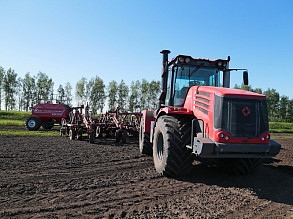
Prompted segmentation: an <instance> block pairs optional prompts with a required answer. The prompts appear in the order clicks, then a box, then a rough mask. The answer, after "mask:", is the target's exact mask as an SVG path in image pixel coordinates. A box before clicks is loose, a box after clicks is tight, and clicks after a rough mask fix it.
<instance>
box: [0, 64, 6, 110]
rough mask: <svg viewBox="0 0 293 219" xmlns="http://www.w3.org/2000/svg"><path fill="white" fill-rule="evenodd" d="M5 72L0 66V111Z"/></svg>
mask: <svg viewBox="0 0 293 219" xmlns="http://www.w3.org/2000/svg"><path fill="white" fill-rule="evenodd" d="M4 75H5V70H4V68H2V66H0V110H1V105H2V88H3V80H4Z"/></svg>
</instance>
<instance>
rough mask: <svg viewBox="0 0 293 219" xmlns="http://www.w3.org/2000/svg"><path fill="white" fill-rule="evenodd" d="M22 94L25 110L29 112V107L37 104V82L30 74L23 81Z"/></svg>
mask: <svg viewBox="0 0 293 219" xmlns="http://www.w3.org/2000/svg"><path fill="white" fill-rule="evenodd" d="M22 92H23V101H24V103H23V104H24V110H25V111H28V109H29V107H30V106H32V105H33V104H35V102H34V100H36V99H37V98H36V81H35V77H31V76H30V73H29V72H28V73H26V74H25V76H24V79H23V80H22Z"/></svg>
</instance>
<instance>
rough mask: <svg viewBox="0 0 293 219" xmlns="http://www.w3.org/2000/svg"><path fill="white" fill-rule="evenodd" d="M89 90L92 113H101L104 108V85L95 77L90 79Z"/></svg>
mask: <svg viewBox="0 0 293 219" xmlns="http://www.w3.org/2000/svg"><path fill="white" fill-rule="evenodd" d="M90 82H91V84H92V86H91V89H90V103H91V107H92V111H93V112H94V113H97V110H100V112H102V111H103V108H104V106H105V85H104V82H103V80H102V79H101V78H99V77H97V76H96V78H94V79H92V80H91V81H90Z"/></svg>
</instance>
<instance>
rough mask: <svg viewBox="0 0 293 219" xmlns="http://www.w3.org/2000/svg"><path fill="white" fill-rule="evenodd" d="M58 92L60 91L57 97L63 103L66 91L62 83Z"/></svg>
mask: <svg viewBox="0 0 293 219" xmlns="http://www.w3.org/2000/svg"><path fill="white" fill-rule="evenodd" d="M57 92H58V98H57V100H58V101H59V102H60V103H63V102H64V96H65V91H64V88H63V86H62V85H61V84H60V85H59V87H58V89H57Z"/></svg>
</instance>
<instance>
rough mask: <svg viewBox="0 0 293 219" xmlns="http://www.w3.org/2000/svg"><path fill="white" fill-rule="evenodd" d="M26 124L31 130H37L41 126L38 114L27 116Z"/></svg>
mask: <svg viewBox="0 0 293 219" xmlns="http://www.w3.org/2000/svg"><path fill="white" fill-rule="evenodd" d="M25 126H26V128H27V129H28V130H29V131H37V130H39V128H40V127H41V120H40V119H39V118H38V117H36V116H30V117H28V118H27V120H26V122H25Z"/></svg>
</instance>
